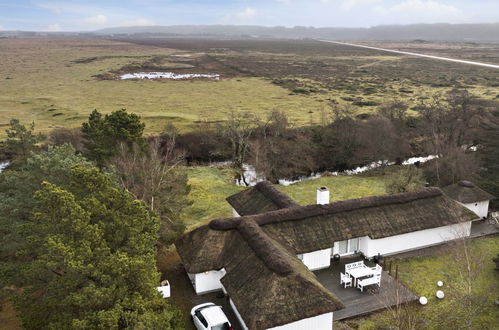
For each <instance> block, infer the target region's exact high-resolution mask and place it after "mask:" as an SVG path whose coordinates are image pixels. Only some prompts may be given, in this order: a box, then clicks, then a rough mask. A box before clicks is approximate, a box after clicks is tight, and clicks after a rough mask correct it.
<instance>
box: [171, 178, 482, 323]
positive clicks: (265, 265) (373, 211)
mask: <svg viewBox="0 0 499 330" xmlns="http://www.w3.org/2000/svg"><path fill="white" fill-rule="evenodd" d="M260 187H265V188H263V190H264V191H266V192H265V193H262V192H261V190H260V189H261V188H257V189H255V188H250V189H248V190H246V191H251V192H250V193H248V195H240V194H241V193H240V194H238V195H239V196H238V195H235V196H238V197H234V196H231V197H230V198H229V199H231V200H232V201H234V200H238V201H239V202H240V201H242V200H246V199H243V198H242V197H241V196H245V197H244V198H249V197H248V196H253V197H252V198H255V199H256V200H260V201H261V200H262V199H261V196H267V195H265V194H268V191H272V192H271V194H270V195H273V196H280V198H279V201H280V202H275V201H273V202H272V204H273V205H274V206H276V205H277V204H278V203H280V204H279V207H278V208H277V209H275V210H271V211H268V212H265V213H261V214H259V212H261V210H258V208H257V207H256V205H263V207H264V209H265V208H267V207H269V203H263V204H258V203H253V204H252V202H251V200H246V202H248V203H250V204H251V205H253V206H252V207H251V212H252V213H253V214H252V215H246V216H242V217H235V218H228V219H217V220H213V221H211V222H210V223H209V225H207V226H202V227H200V228H198V229H195V230H194V231H191V232H190V233H187V234H185V235H184V236H183V237H182V238H181V239H180V240H179V241H177V242H176V246H177V250H178V252H179V254H180V256H181V258H182V260H183V262H184V265H185V267H186V269H187V271H188V272H192V273H197V272H203V271H207V270H214V269H221V268H222V267H224V268H225V270H226V271H227V273H226V275H225V276H224V277H223V278H222V283H223V285H224V287H225V289H226V290H227V292H228V293H229V295H230V296H231V298H232V300H233V301H234V303H235V304H236V306H237V307H238V310H239V312H240V313H241V315H242V317H243V319H244V320H245V321H246V322H248V324H247V325H248V326H249V327H250V329H264V328H269V327H274V326H278V325H282V324H286V323H290V322H294V321H297V320H300V319H303V318H307V317H312V316H316V315H320V314H324V313H327V312H333V311H335V310H338V309H341V308H342V305H341V302H340V301H339V299H338V298H336V297H335V296H334V295H333V294H332V293H330V292H329V291H328V290H327V289H325V288H324V287H322V285H321V284H320V283H319V282H318V281H317V279H316V278H315V275H314V274H313V273H312V272H311V271H310V270H308V268H307V267H306V266H304V265H303V263H302V262H301V261H300V260H299V259H298V258H297V257H296V254H298V253H307V252H311V251H317V250H321V249H326V248H330V247H331V246H333V244H334V242H337V241H342V240H346V239H349V238H356V237H362V236H369V237H370V238H372V239H378V238H383V237H388V236H394V235H399V234H404V233H409V232H414V231H419V230H423V229H429V228H435V227H441V226H446V225H451V224H456V223H459V222H463V221H468V220H472V219H475V218H476V215H475V214H474V213H473V212H471V211H469V210H468V209H467V208H465V207H463V206H462V205H460V204H458V203H457V202H455V201H453V200H451V199H450V198H448V197H447V196H445V195H444V194H443V193H442V191H441V190H440V189H438V188H426V189H423V190H421V191H418V192H411V193H403V194H397V195H391V196H375V197H368V198H360V199H353V200H348V201H342V202H336V203H331V204H327V205H309V206H297V205H296V203H294V202H292V201H291V202H289V201H287V199H286V198H281V197H282V195H284V194H283V193H280V192H279V194H276V193H275V192H274V191H273V190H277V189H275V188H272V190H270V189H268V188H269V184H268V183H264V184H261V185H260ZM266 189H267V190H266ZM256 190H258V193H256ZM284 196H285V195H284ZM250 199H251V198H250ZM265 199H266V200H267V201H268V200H272V198H268V197H265ZM289 200H290V199H289ZM283 201H284V202H283ZM281 202H282V203H281ZM286 203H287V205H290V206H289V207H287V208H286V207H285V206H284V205H285V204H286ZM240 205H241V207H243V206H244V203H242V204H240ZM241 209H242V208H240V210H241ZM249 209H250V208H246V209H245V210H249Z"/></svg>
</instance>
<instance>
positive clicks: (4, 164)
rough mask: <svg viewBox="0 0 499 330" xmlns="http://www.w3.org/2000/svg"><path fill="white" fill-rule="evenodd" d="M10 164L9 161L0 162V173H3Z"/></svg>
mask: <svg viewBox="0 0 499 330" xmlns="http://www.w3.org/2000/svg"><path fill="white" fill-rule="evenodd" d="M9 164H10V162H9V161H6V162H0V173H1V172H2V171H3V169H4V168H6V167H7V166H8V165H9Z"/></svg>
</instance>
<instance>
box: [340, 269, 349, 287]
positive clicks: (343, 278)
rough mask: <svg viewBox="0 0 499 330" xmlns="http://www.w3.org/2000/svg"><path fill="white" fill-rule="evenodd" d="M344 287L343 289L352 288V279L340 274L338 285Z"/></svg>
mask: <svg viewBox="0 0 499 330" xmlns="http://www.w3.org/2000/svg"><path fill="white" fill-rule="evenodd" d="M342 284H343V285H344V287H345V288H347V287H350V288H351V287H352V278H351V277H350V276H348V275H346V274H343V273H341V272H340V285H342Z"/></svg>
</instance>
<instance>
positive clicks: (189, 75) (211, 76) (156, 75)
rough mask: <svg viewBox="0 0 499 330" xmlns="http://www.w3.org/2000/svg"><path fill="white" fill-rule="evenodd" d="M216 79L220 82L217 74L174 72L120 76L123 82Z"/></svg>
mask: <svg viewBox="0 0 499 330" xmlns="http://www.w3.org/2000/svg"><path fill="white" fill-rule="evenodd" d="M196 78H198V79H199V78H203V79H214V80H220V75H219V74H217V73H173V72H135V73H126V74H122V75H121V76H120V79H121V80H125V79H172V80H182V79H196Z"/></svg>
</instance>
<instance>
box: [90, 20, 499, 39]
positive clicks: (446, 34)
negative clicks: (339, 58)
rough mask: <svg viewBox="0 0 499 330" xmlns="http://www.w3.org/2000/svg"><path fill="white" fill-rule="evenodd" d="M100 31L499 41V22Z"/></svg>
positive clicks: (114, 30) (111, 30)
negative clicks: (358, 26) (345, 26)
mask: <svg viewBox="0 0 499 330" xmlns="http://www.w3.org/2000/svg"><path fill="white" fill-rule="evenodd" d="M95 33H96V34H99V35H109V34H114V35H116V34H127V35H130V34H133V35H181V36H185V35H193V36H226V37H270V38H330V39H336V40H428V41H471V42H499V23H493V24H445V23H442V24H412V25H381V26H375V27H371V28H333V27H331V28H314V27H302V26H296V27H293V28H287V27H282V26H276V27H263V26H243V25H176V26H134V27H118V28H107V29H102V30H98V31H95Z"/></svg>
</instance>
